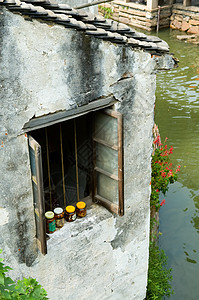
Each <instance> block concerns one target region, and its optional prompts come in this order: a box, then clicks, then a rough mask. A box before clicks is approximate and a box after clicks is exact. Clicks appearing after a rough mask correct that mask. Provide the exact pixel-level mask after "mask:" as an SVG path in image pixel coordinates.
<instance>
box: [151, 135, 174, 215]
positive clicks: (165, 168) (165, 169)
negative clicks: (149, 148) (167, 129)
mask: <svg viewBox="0 0 199 300" xmlns="http://www.w3.org/2000/svg"><path fill="white" fill-rule="evenodd" d="M167 139H168V138H166V139H165V141H164V144H162V143H161V140H160V136H159V135H158V136H157V137H156V138H155V140H154V142H153V144H154V145H153V146H154V151H153V155H152V174H151V205H152V206H155V207H156V209H158V208H160V207H161V206H162V205H164V204H165V199H163V200H162V201H161V202H159V195H160V192H162V193H163V194H164V195H165V194H166V192H167V191H168V185H169V183H174V182H175V181H176V180H177V177H178V175H177V173H178V172H179V171H180V166H178V167H177V169H175V170H173V168H172V163H171V162H170V155H171V154H172V153H173V146H171V147H170V148H168V146H167V144H166V141H167Z"/></svg>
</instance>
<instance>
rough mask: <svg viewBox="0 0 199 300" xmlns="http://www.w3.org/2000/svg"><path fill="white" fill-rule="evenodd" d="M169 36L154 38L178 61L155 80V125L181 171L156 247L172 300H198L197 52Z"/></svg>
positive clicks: (168, 197)
mask: <svg viewBox="0 0 199 300" xmlns="http://www.w3.org/2000/svg"><path fill="white" fill-rule="evenodd" d="M177 34H180V33H179V32H177V31H173V30H164V31H161V32H160V33H159V37H160V38H162V39H164V40H165V41H167V43H168V44H169V46H170V50H171V52H173V53H174V56H175V57H177V58H178V59H179V60H180V63H179V67H178V68H176V69H174V70H171V71H169V72H163V73H159V74H158V75H157V93H156V97H157V99H156V108H155V122H156V124H157V125H158V126H159V130H160V134H161V138H162V141H163V140H164V139H165V137H168V146H171V145H172V146H173V147H174V152H173V155H172V157H171V159H172V163H173V164H174V166H177V165H181V172H180V173H179V180H178V182H176V183H174V184H171V185H170V187H169V191H168V193H167V195H166V197H165V196H161V199H163V198H165V200H166V204H165V206H163V207H162V208H161V210H160V232H162V235H161V236H160V240H159V244H160V247H161V248H162V249H164V250H165V253H166V255H167V256H168V266H169V267H171V268H172V269H173V271H172V275H173V282H172V286H173V289H174V291H175V294H174V295H172V296H171V297H170V298H169V299H172V300H174V299H175V300H197V299H199V46H197V45H193V44H190V43H185V42H183V41H178V40H177V39H176V35H177Z"/></svg>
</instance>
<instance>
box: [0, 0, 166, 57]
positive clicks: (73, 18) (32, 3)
mask: <svg viewBox="0 0 199 300" xmlns="http://www.w3.org/2000/svg"><path fill="white" fill-rule="evenodd" d="M0 4H1V5H4V6H6V8H7V9H9V10H10V11H12V12H13V13H19V14H21V15H24V16H29V17H30V18H33V19H35V18H37V19H42V20H45V22H49V21H50V22H54V23H56V24H60V25H62V26H65V27H68V28H75V29H76V30H80V31H84V32H85V34H87V35H92V36H95V37H96V38H98V39H103V40H108V41H111V42H113V43H117V44H126V45H129V46H131V47H133V48H139V49H140V48H141V49H145V50H147V51H149V52H152V53H154V52H155V53H160V54H161V53H165V52H169V46H168V44H167V43H166V42H164V41H163V40H161V39H160V38H158V37H157V36H147V35H146V34H143V33H140V32H137V31H135V30H134V29H133V28H131V27H129V26H127V25H125V24H122V23H118V22H116V21H113V20H110V19H105V18H104V17H102V16H100V15H91V14H90V13H87V12H85V11H80V10H75V9H73V8H71V7H70V6H69V5H67V4H58V3H55V2H52V1H50V0H25V1H23V2H21V1H20V0H0Z"/></svg>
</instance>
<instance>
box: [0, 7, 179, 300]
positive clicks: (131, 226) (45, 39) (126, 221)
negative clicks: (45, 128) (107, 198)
mask: <svg viewBox="0 0 199 300" xmlns="http://www.w3.org/2000/svg"><path fill="white" fill-rule="evenodd" d="M0 24H1V31H0V49H1V53H0V70H1V75H0V76H1V77H0V79H1V83H0V85H1V89H0V93H1V110H0V139H1V147H0V166H1V168H0V178H1V181H0V220H1V222H0V235H1V236H0V248H2V249H3V256H4V258H5V261H6V262H7V263H8V264H9V265H10V266H12V267H13V268H14V271H12V272H11V274H12V276H13V277H14V278H21V277H22V276H32V277H35V278H37V279H38V280H39V282H40V283H41V284H42V285H43V286H44V288H45V289H46V290H47V291H48V295H49V297H50V299H53V300H56V299H59V300H61V299H63V300H65V299H78V298H79V299H81V300H83V299H91V300H92V299H114V300H117V299H121V298H123V299H132V300H133V299H136V300H138V299H143V298H144V297H145V289H146V284H147V269H148V245H149V196H150V172H151V169H150V155H151V152H150V151H151V145H152V131H151V130H152V125H153V107H154V102H155V70H156V68H163V69H164V68H168V66H169V67H170V66H172V64H173V62H172V59H171V58H170V57H169V56H166V57H163V58H162V60H161V61H160V63H159V66H158V58H153V59H152V58H151V55H150V54H149V53H146V52H143V51H137V52H134V51H133V50H132V49H131V48H130V47H129V48H125V47H124V46H122V45H114V44H111V43H109V42H103V41H101V40H97V39H95V38H89V37H87V36H85V35H84V34H83V33H81V32H79V31H76V30H72V29H66V28H64V27H62V26H58V25H55V26H54V25H47V24H45V23H40V22H39V21H33V22H32V21H25V20H24V18H23V17H21V16H19V15H13V14H12V13H10V12H8V11H7V10H6V9H3V10H2V11H1V14H0ZM167 60H168V61H167ZM169 63H170V65H169ZM110 94H113V95H114V97H115V98H116V99H117V100H118V104H117V105H116V108H117V109H118V110H119V111H121V112H122V113H123V116H124V170H125V175H124V181H125V190H124V194H125V195H124V196H125V215H124V217H117V216H113V215H112V214H111V213H109V212H108V211H107V210H106V209H104V208H103V207H99V206H97V205H96V204H93V206H92V207H91V209H89V211H88V216H87V217H86V218H85V219H83V220H77V221H75V222H74V223H72V224H70V223H68V224H66V225H65V226H64V228H62V229H61V230H60V231H58V232H56V233H55V234H53V236H52V238H51V239H50V240H49V241H48V254H47V255H46V256H45V257H44V256H42V255H41V254H38V256H37V251H36V243H35V238H34V236H35V224H34V214H33V200H32V189H31V181H30V166H29V155H28V146H27V137H26V135H24V134H20V132H21V129H22V128H23V126H24V124H25V123H26V122H28V121H29V120H30V119H31V118H32V117H34V116H41V115H43V114H48V113H49V112H51V113H52V112H55V111H59V110H68V109H70V108H73V107H76V106H77V105H78V106H79V105H86V103H88V102H89V101H93V100H94V99H97V98H99V97H101V96H108V95H110Z"/></svg>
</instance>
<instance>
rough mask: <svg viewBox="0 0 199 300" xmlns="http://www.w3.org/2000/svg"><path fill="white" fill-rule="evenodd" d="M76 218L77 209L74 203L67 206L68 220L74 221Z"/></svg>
mask: <svg viewBox="0 0 199 300" xmlns="http://www.w3.org/2000/svg"><path fill="white" fill-rule="evenodd" d="M75 220H76V211H75V207H74V206H73V205H68V206H66V221H67V222H73V221H75Z"/></svg>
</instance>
